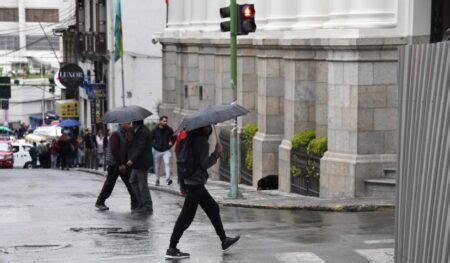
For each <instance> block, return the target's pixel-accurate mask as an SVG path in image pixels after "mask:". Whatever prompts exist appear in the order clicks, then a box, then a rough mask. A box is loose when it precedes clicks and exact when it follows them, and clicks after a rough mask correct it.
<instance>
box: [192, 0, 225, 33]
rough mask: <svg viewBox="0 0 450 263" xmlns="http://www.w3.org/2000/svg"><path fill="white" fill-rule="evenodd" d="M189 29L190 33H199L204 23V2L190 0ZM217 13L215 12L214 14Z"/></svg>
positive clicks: (201, 0)
mask: <svg viewBox="0 0 450 263" xmlns="http://www.w3.org/2000/svg"><path fill="white" fill-rule="evenodd" d="M191 1H192V2H191V28H190V30H192V31H199V30H201V29H202V27H203V26H204V23H205V21H206V10H207V9H206V8H207V7H206V3H207V1H206V0H191ZM218 13H219V11H218V10H217V12H216V14H218Z"/></svg>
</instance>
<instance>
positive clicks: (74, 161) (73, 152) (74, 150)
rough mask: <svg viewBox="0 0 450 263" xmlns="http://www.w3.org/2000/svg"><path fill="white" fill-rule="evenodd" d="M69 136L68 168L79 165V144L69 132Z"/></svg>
mask: <svg viewBox="0 0 450 263" xmlns="http://www.w3.org/2000/svg"><path fill="white" fill-rule="evenodd" d="M69 134H71V135H72V136H71V139H70V144H71V148H70V157H69V166H70V167H77V166H78V165H79V163H78V149H79V148H80V142H79V141H78V139H77V137H75V136H74V135H73V132H69Z"/></svg>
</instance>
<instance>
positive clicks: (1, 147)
mask: <svg viewBox="0 0 450 263" xmlns="http://www.w3.org/2000/svg"><path fill="white" fill-rule="evenodd" d="M10 151H11V145H10V144H9V143H0V152H10Z"/></svg>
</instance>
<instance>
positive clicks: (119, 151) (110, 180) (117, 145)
mask: <svg viewBox="0 0 450 263" xmlns="http://www.w3.org/2000/svg"><path fill="white" fill-rule="evenodd" d="M129 129H130V127H129V124H127V123H121V124H120V129H119V130H118V131H115V132H113V133H112V134H111V136H110V139H109V143H108V146H107V148H106V163H105V165H108V174H107V176H106V181H105V183H104V184H103V188H102V190H101V192H100V195H99V196H98V198H97V202H96V203H95V207H97V208H98V209H99V210H108V209H109V207H107V206H106V205H105V201H106V199H108V198H109V197H110V196H111V193H112V191H113V190H114V186H115V184H116V181H117V178H118V177H119V176H120V178H121V179H122V181H123V182H124V184H125V186H126V187H127V190H128V193H129V194H130V198H131V210H134V209H137V208H138V205H139V203H138V201H137V199H136V196H135V194H134V193H133V190H132V188H131V185H130V169H127V166H126V162H127V151H126V149H127V146H128V145H127V144H128V143H129V141H128V136H127V133H129Z"/></svg>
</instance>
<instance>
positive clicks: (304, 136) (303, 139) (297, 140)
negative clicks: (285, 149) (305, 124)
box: [292, 130, 316, 149]
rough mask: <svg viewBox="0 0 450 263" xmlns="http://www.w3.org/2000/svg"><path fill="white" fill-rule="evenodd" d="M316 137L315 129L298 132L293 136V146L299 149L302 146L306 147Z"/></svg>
mask: <svg viewBox="0 0 450 263" xmlns="http://www.w3.org/2000/svg"><path fill="white" fill-rule="evenodd" d="M314 138H316V131H315V130H307V131H304V132H302V133H298V134H296V135H294V137H293V138H292V148H293V149H298V148H300V147H302V146H303V147H306V146H307V145H308V144H309V142H310V141H312V140H313V139H314Z"/></svg>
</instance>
